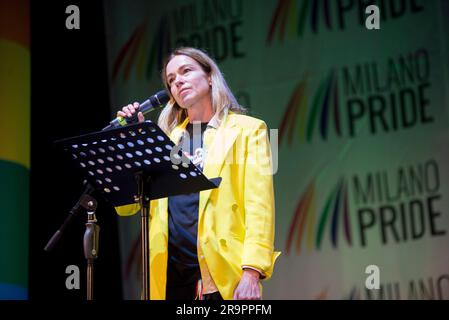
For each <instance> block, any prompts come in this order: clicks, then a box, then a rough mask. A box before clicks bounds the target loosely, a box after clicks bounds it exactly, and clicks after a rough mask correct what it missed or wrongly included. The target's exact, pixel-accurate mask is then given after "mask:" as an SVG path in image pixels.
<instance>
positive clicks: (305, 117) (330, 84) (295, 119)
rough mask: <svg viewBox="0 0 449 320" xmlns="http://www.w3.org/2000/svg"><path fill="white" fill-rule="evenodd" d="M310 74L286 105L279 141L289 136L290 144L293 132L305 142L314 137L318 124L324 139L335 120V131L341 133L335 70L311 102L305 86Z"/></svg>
mask: <svg viewBox="0 0 449 320" xmlns="http://www.w3.org/2000/svg"><path fill="white" fill-rule="evenodd" d="M308 81H309V75H308V74H306V75H305V77H304V79H303V80H301V81H300V82H299V84H298V85H297V86H296V87H295V88H294V90H293V93H292V94H291V96H290V99H289V102H288V104H287V108H286V110H285V112H284V115H283V117H282V120H281V123H280V125H279V142H280V143H282V142H283V141H284V140H285V139H287V142H288V145H291V144H292V143H293V138H294V136H295V135H296V136H298V137H299V139H300V141H302V142H305V141H306V142H310V141H312V138H313V135H314V132H315V131H316V128H317V127H318V130H319V133H320V135H321V138H322V139H323V140H326V139H327V138H328V136H329V127H330V125H331V124H330V122H331V120H333V125H334V129H335V132H336V134H337V135H338V136H341V121H340V107H339V95H338V82H337V74H336V71H332V72H330V74H329V76H328V77H327V79H325V80H324V81H322V82H321V84H320V85H319V87H318V90H317V91H316V93H315V95H314V97H313V99H312V101H311V105H309V103H308V100H309V99H308V95H307V93H306V89H307V86H308Z"/></svg>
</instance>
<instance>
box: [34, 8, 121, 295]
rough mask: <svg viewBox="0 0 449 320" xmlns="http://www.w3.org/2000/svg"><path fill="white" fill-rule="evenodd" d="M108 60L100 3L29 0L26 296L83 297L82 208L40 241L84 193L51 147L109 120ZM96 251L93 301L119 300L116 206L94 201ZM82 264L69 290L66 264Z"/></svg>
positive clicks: (75, 176) (73, 175)
mask: <svg viewBox="0 0 449 320" xmlns="http://www.w3.org/2000/svg"><path fill="white" fill-rule="evenodd" d="M72 4H74V5H77V6H78V7H79V9H80V29H79V30H68V29H67V28H66V23H65V22H66V18H67V17H68V16H69V14H66V13H65V11H66V7H67V6H69V5H72ZM107 79H108V78H107V61H106V47H105V35H104V21H103V7H102V2H101V1H70V2H69V1H31V171H30V172H31V178H30V179H31V181H30V188H31V190H30V268H29V270H30V276H29V298H30V299H31V300H50V301H51V300H55V299H56V300H63V299H64V300H75V301H76V300H84V299H86V260H85V258H84V251H83V236H84V232H85V222H86V221H87V214H86V213H85V211H83V212H81V214H80V215H79V216H78V217H77V218H76V219H75V220H74V221H73V222H72V223H71V225H70V226H69V228H68V230H67V232H66V233H64V235H63V237H62V239H61V241H60V242H59V243H58V244H57V246H56V248H55V249H54V250H53V251H52V252H50V253H48V252H45V251H44V247H45V245H46V243H47V241H48V240H49V239H50V237H51V236H52V235H53V233H54V232H55V231H56V230H57V229H58V228H59V227H60V226H61V224H62V223H63V221H64V220H65V218H66V217H67V216H68V214H69V210H70V209H71V208H72V207H73V205H74V204H75V203H76V202H77V201H78V199H79V196H80V195H81V193H82V191H83V185H82V177H80V176H79V175H78V174H77V172H76V171H75V170H73V168H72V167H71V166H70V165H69V163H68V162H67V160H66V159H65V158H64V157H62V156H61V154H59V153H58V152H56V149H55V148H54V145H53V142H54V141H55V140H58V139H62V138H67V137H72V136H77V135H81V134H86V133H89V132H93V131H99V130H101V128H103V127H105V126H106V125H107V124H108V122H109V121H110V113H109V112H110V111H109V110H110V106H109V93H108V81H107ZM97 199H98V200H99V204H98V209H97V219H98V224H99V226H100V228H101V231H100V237H99V238H100V244H99V257H98V259H97V260H96V262H95V275H94V277H95V278H94V299H95V300H106V299H108V300H111V299H116V300H118V299H121V298H122V290H121V273H120V256H119V242H118V233H117V221H116V220H117V218H116V216H115V211H114V210H113V208H112V207H111V206H110V205H108V204H107V203H106V202H105V201H104V200H102V199H99V198H98V197H97ZM69 265H76V266H78V267H79V269H80V274H81V281H80V284H81V287H80V289H79V290H76V289H74V290H68V289H67V288H66V285H65V283H66V279H67V277H68V276H69V274H66V268H67V266H69Z"/></svg>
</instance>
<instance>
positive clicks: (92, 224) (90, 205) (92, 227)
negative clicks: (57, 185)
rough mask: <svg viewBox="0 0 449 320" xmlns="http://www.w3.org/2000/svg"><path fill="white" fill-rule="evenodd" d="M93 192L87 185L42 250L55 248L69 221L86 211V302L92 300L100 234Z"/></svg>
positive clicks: (84, 242)
mask: <svg viewBox="0 0 449 320" xmlns="http://www.w3.org/2000/svg"><path fill="white" fill-rule="evenodd" d="M94 191H95V189H94V188H93V187H92V186H91V185H90V184H87V186H86V189H85V190H84V192H83V194H82V195H81V197H80V199H79V200H78V202H77V203H76V204H75V205H74V206H73V208H72V209H71V210H70V214H69V216H67V218H66V219H65V221H64V223H63V224H62V225H61V227H60V228H59V229H58V230H57V231H56V232H55V233H54V235H53V236H52V237H51V239H50V240H49V241H48V243H47V245H46V246H45V248H44V250H45V251H47V252H50V251H52V250H53V249H54V248H55V246H56V243H57V242H58V241H59V240H60V239H61V236H62V234H63V233H64V230H65V229H66V228H67V226H68V225H69V224H70V223H71V221H73V218H74V217H75V216H76V215H77V214H78V213H79V212H80V211H81V209H82V208H84V209H86V210H87V223H86V231H85V233H84V239H83V248H84V257H85V258H86V260H87V300H93V280H94V260H95V259H96V258H97V257H98V242H99V233H100V227H99V226H98V225H97V224H96V222H97V218H96V216H95V210H96V209H97V201H96V200H95V198H93V197H92V196H91V195H90V194H91V193H93V192H94Z"/></svg>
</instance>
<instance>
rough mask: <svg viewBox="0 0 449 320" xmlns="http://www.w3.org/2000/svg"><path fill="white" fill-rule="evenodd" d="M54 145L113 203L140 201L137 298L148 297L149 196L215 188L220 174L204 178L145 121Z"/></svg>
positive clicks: (157, 128)
mask: <svg viewBox="0 0 449 320" xmlns="http://www.w3.org/2000/svg"><path fill="white" fill-rule="evenodd" d="M55 144H56V146H57V147H58V148H61V149H63V150H65V151H66V152H67V153H69V154H70V156H71V159H72V163H74V164H75V165H76V166H77V167H78V168H79V169H80V170H81V172H82V174H83V175H84V176H85V179H86V180H87V181H88V182H89V183H90V184H91V185H92V186H94V187H95V189H96V190H98V191H100V192H101V193H102V194H103V195H104V197H105V199H107V200H108V201H109V202H110V203H111V204H112V205H113V206H115V207H118V206H123V205H129V204H134V203H136V202H139V203H140V206H141V241H142V289H143V294H142V298H143V299H144V300H147V299H149V297H150V291H149V266H150V264H149V262H150V260H149V257H150V255H149V223H148V222H149V221H148V218H149V209H150V201H149V200H153V199H159V198H165V197H168V196H174V195H179V194H188V193H193V192H199V191H202V190H207V189H213V188H217V187H218V185H219V184H220V182H221V178H214V179H210V180H209V179H207V178H206V177H205V176H204V175H203V173H202V172H201V170H200V169H198V168H197V167H196V166H195V165H193V164H192V163H191V162H190V160H189V159H188V158H187V157H186V156H185V155H183V154H182V152H181V151H180V150H179V148H178V147H177V146H175V144H174V143H173V142H172V141H171V140H170V139H169V138H168V136H167V135H166V134H165V133H164V132H163V131H162V130H161V129H160V128H159V127H158V126H157V125H156V124H155V123H153V122H151V121H145V122H143V123H138V124H133V125H129V126H125V127H119V128H116V129H111V130H108V131H100V132H95V133H92V134H87V135H82V136H78V137H74V138H68V139H63V140H59V141H56V142H55Z"/></svg>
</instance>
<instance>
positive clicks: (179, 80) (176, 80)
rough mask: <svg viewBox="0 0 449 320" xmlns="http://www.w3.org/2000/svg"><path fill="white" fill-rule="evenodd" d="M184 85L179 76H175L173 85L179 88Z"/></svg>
mask: <svg viewBox="0 0 449 320" xmlns="http://www.w3.org/2000/svg"><path fill="white" fill-rule="evenodd" d="M183 83H184V80H183V79H182V77H181V76H179V75H177V76H176V78H175V85H176V86H177V87H179V86H181V85H182V84H183Z"/></svg>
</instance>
